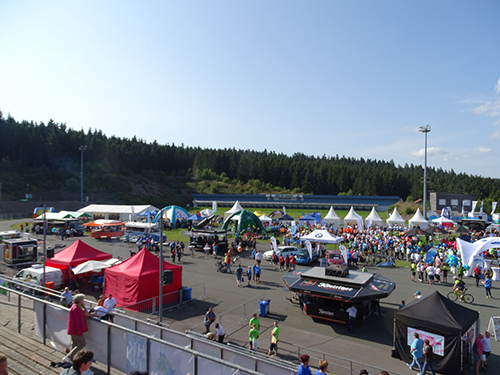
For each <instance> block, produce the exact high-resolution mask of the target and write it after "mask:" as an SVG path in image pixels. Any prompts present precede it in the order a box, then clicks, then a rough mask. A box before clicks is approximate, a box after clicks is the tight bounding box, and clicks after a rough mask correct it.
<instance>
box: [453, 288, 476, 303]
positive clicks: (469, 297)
mask: <svg viewBox="0 0 500 375" xmlns="http://www.w3.org/2000/svg"><path fill="white" fill-rule="evenodd" d="M466 291H467V288H466V289H464V292H463V293H462V294H460V290H459V289H455V290H453V291H451V292H449V293H448V296H447V297H448V299H449V300H452V301H456V300H457V299H460V300H461V301H464V302H465V303H472V302H474V296H473V295H472V294H469V293H465V292H466Z"/></svg>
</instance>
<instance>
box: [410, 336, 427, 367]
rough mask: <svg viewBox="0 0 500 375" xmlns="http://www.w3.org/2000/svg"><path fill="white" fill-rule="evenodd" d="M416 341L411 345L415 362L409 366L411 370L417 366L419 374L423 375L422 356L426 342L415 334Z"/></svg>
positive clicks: (411, 352)
mask: <svg viewBox="0 0 500 375" xmlns="http://www.w3.org/2000/svg"><path fill="white" fill-rule="evenodd" d="M413 337H414V338H415V340H413V342H412V343H411V347H410V354H411V355H412V356H413V361H412V362H411V363H410V364H409V365H408V367H409V368H410V370H413V366H415V365H417V366H418V370H419V373H420V374H421V373H422V356H423V355H424V342H423V341H422V339H420V338H419V336H418V333H417V332H415V333H414V334H413Z"/></svg>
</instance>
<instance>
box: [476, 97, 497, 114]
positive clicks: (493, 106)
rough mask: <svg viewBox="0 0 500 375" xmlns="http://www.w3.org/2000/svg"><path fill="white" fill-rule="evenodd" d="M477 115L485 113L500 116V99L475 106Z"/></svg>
mask: <svg viewBox="0 0 500 375" xmlns="http://www.w3.org/2000/svg"><path fill="white" fill-rule="evenodd" d="M474 113H475V114H476V115H485V116H490V117H496V116H500V99H497V100H495V101H490V102H486V103H484V104H481V105H480V106H478V107H476V108H474Z"/></svg>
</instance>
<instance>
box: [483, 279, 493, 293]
mask: <svg viewBox="0 0 500 375" xmlns="http://www.w3.org/2000/svg"><path fill="white" fill-rule="evenodd" d="M482 283H483V284H484V290H486V298H493V296H492V295H491V276H490V275H486V279H485V280H484V281H483V282H482Z"/></svg>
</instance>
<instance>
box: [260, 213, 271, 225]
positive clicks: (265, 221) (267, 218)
mask: <svg viewBox="0 0 500 375" xmlns="http://www.w3.org/2000/svg"><path fill="white" fill-rule="evenodd" d="M259 219H260V221H262V222H263V223H270V222H271V221H273V219H271V218H270V217H269V216H267V215H262V216H260V217H259Z"/></svg>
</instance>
